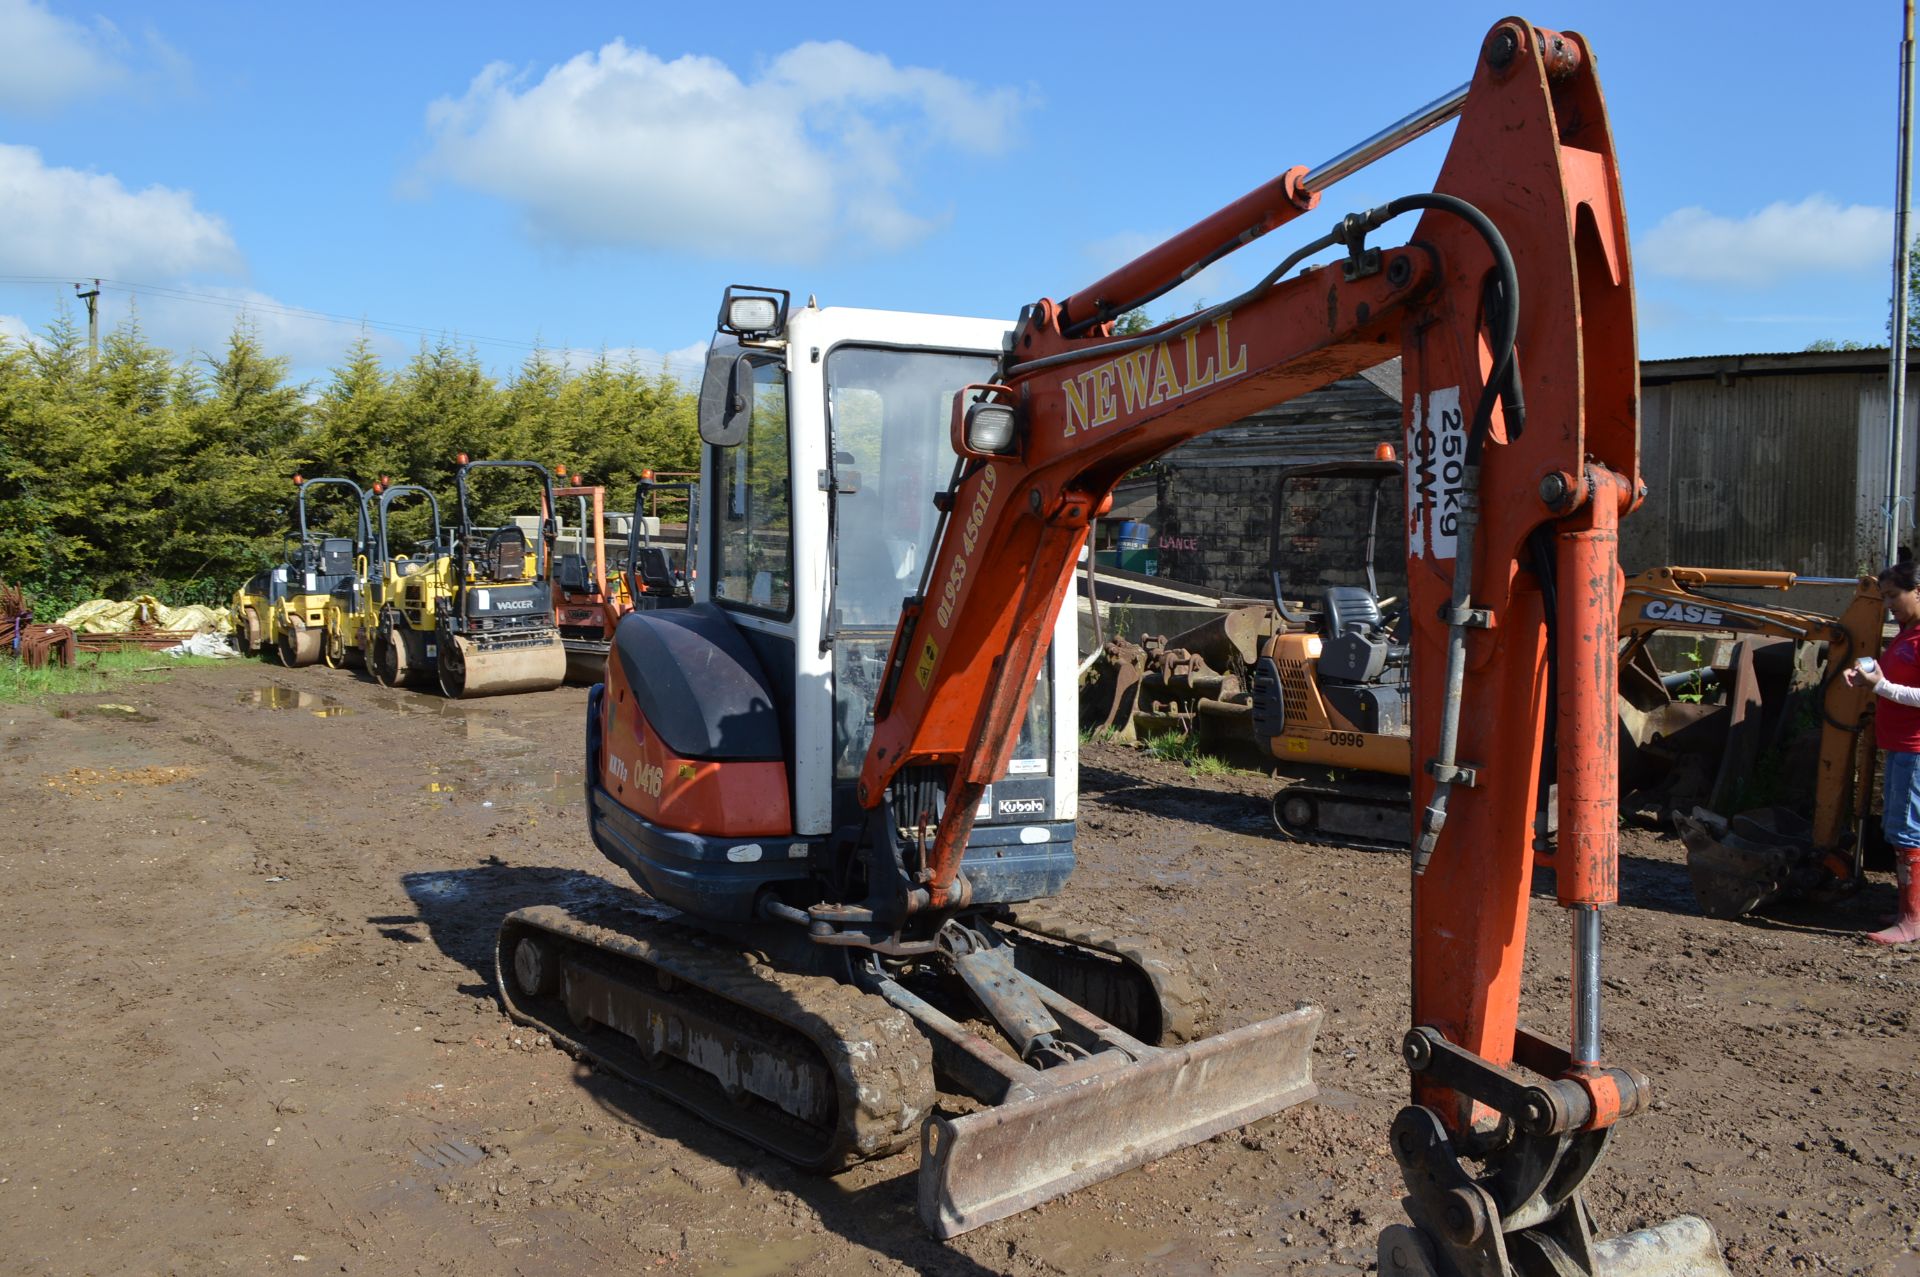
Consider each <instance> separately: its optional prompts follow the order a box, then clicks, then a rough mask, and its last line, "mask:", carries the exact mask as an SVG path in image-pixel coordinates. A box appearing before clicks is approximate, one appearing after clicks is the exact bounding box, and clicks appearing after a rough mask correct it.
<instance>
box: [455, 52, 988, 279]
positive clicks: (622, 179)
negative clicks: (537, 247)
mask: <svg viewBox="0 0 1920 1277" xmlns="http://www.w3.org/2000/svg"><path fill="white" fill-rule="evenodd" d="M1024 105H1025V100H1024V97H1023V95H1022V94H1020V93H1019V92H1017V91H1015V90H1012V89H1007V88H997V89H983V88H980V87H978V86H976V85H973V84H970V83H968V82H966V81H964V80H959V79H956V78H954V77H952V76H949V75H947V74H945V73H944V72H940V71H934V70H929V69H926V68H922V67H899V66H895V65H894V64H893V63H892V62H891V61H889V60H888V59H887V58H885V57H883V56H881V55H879V54H874V53H868V52H865V51H864V50H861V49H857V48H855V47H853V46H852V45H849V44H845V43H842V42H838V41H834V42H826V43H820V42H809V43H806V44H802V45H799V46H797V47H795V48H792V49H789V50H787V51H786V52H785V53H782V54H780V55H779V56H778V57H776V58H775V59H774V60H773V61H772V62H771V63H770V64H769V65H768V66H767V67H766V69H765V71H764V72H763V73H762V74H761V75H759V76H758V77H756V78H753V79H750V80H748V79H742V78H741V77H740V76H739V75H737V74H735V72H734V71H733V70H732V69H730V68H729V67H727V66H726V65H725V64H724V63H722V62H720V61H718V60H716V59H714V58H709V57H700V56H696V55H692V54H688V55H686V56H683V57H680V58H676V59H674V60H673V61H671V62H668V61H663V60H662V59H660V58H657V57H655V56H654V55H653V54H651V53H649V52H647V51H646V50H645V49H642V48H629V47H628V46H627V45H626V44H625V43H624V42H623V41H619V40H615V41H614V42H613V43H611V44H608V45H606V46H605V47H603V48H601V49H600V50H598V51H597V52H591V53H581V54H578V55H576V56H575V57H573V58H571V59H569V60H568V61H567V62H565V63H564V64H562V65H560V66H556V67H552V68H550V69H549V70H548V71H547V73H546V74H545V75H544V76H543V77H542V78H541V79H540V80H539V81H538V82H530V81H529V79H528V78H527V77H525V76H515V75H514V74H513V72H512V71H511V69H510V68H508V67H507V66H506V65H505V64H503V63H495V64H493V65H491V66H489V67H487V68H486V69H485V70H483V71H482V72H481V73H480V74H479V75H478V76H476V77H475V78H474V80H473V82H472V84H470V85H469V86H468V88H467V91H466V93H465V95H464V96H462V97H459V98H442V99H440V100H438V101H436V102H434V103H433V104H432V105H431V106H430V107H429V108H428V110H427V127H428V131H429V133H430V135H431V138H432V144H433V146H432V152H431V154H430V156H429V158H428V160H427V161H426V164H425V169H424V171H425V172H426V173H427V174H429V175H439V176H444V177H446V178H448V179H450V180H452V181H454V182H457V183H459V184H461V185H464V186H468V187H471V188H473V189H475V190H479V191H483V192H485V193H487V194H490V195H494V196H497V197H499V198H502V199H505V200H507V201H509V202H511V203H514V204H517V205H519V206H520V207H521V208H522V209H523V210H524V212H525V214H526V216H527V220H528V223H529V225H530V226H531V228H532V229H533V230H534V231H535V232H536V233H538V234H540V235H542V236H545V237H548V238H550V239H553V240H556V241H558V242H561V243H564V244H569V245H637V246H642V247H647V248H662V249H671V250H676V251H686V252H694V253H700V254H705V255H710V256H722V255H732V254H749V255H753V256H759V257H766V258H771V259H779V260H788V261H793V260H806V259H810V258H814V257H818V256H819V255H820V254H822V253H824V252H826V251H827V250H828V248H829V247H830V246H833V245H835V244H836V243H837V242H839V241H842V240H852V241H855V242H864V243H866V244H868V245H870V246H872V247H876V248H879V249H882V250H885V249H891V248H898V247H900V246H902V245H904V244H907V243H910V242H912V241H913V240H915V239H918V238H920V237H921V236H923V235H925V234H926V233H927V232H928V231H929V230H930V229H931V228H932V225H933V223H932V222H931V221H930V220H929V219H927V218H926V217H924V216H922V215H920V214H917V213H914V212H911V211H909V210H908V209H907V208H906V207H905V205H904V203H903V199H904V197H905V195H906V193H907V190H908V188H909V186H910V177H909V174H910V171H911V170H912V168H913V167H914V164H913V161H915V160H916V159H918V158H920V156H921V155H922V154H923V153H924V152H926V151H927V150H929V149H931V148H934V147H938V146H947V147H952V148H955V149H958V150H961V151H968V152H973V153H976V154H991V153H994V152H997V151H999V150H1001V149H1003V148H1005V147H1006V146H1008V145H1009V144H1010V142H1011V140H1012V135H1013V132H1014V127H1015V123H1016V119H1017V117H1018V115H1019V113H1020V111H1021V109H1022V108H1023V107H1024Z"/></svg>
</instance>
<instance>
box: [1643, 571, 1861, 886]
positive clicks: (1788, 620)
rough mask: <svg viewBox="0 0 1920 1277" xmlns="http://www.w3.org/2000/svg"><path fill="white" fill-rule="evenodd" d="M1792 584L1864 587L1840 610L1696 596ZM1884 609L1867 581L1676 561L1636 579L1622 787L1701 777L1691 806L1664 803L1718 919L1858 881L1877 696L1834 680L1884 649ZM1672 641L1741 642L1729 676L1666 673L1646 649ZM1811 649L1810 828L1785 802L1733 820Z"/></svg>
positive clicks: (1790, 727)
mask: <svg viewBox="0 0 1920 1277" xmlns="http://www.w3.org/2000/svg"><path fill="white" fill-rule="evenodd" d="M1795 584H1810V585H1852V586H1854V587H1855V588H1854V595H1853V598H1852V600H1851V601H1850V602H1849V603H1848V605H1847V608H1846V610H1845V611H1844V612H1842V613H1841V614H1840V615H1839V616H1828V615H1825V614H1823V613H1819V612H1807V611H1803V610H1800V609H1796V608H1787V607H1778V606H1774V605H1772V604H1764V603H1751V602H1747V601H1745V600H1733V599H1727V598H1716V597H1713V596H1712V595H1708V594H1704V593H1702V592H1701V591H1703V590H1707V589H1718V590H1721V591H1726V590H1777V591H1786V590H1789V589H1791V588H1792V587H1793V586H1794V585H1795ZM1885 615H1886V608H1885V605H1884V604H1882V603H1881V601H1880V589H1879V586H1878V584H1877V583H1876V582H1875V581H1874V580H1873V579H1872V578H1871V577H1869V578H1866V579H1864V580H1855V579H1854V578H1851V577H1845V578H1830V577H1818V578H1816V577H1800V576H1796V575H1795V574H1794V573H1792V572H1765V571H1743V570H1734V569H1727V568H1682V567H1674V568H1654V569H1651V570H1649V571H1646V572H1641V573H1637V574H1636V575H1635V576H1633V577H1632V578H1631V579H1630V580H1628V582H1627V586H1626V591H1625V594H1624V596H1623V597H1622V600H1621V604H1620V638H1621V649H1620V749H1621V754H1622V758H1623V771H1624V775H1623V777H1622V779H1623V782H1624V783H1625V788H1626V789H1627V790H1629V791H1631V790H1633V789H1635V788H1638V787H1640V786H1641V785H1642V784H1648V785H1658V784H1661V783H1662V782H1665V783H1667V784H1671V782H1672V780H1673V779H1674V775H1675V773H1680V774H1681V775H1682V777H1684V776H1685V775H1687V774H1691V775H1692V776H1694V778H1695V779H1696V780H1697V781H1698V782H1699V783H1698V784H1697V785H1695V786H1694V787H1693V789H1692V790H1691V791H1690V793H1689V794H1688V795H1687V796H1686V797H1685V798H1681V797H1678V796H1676V795H1675V794H1673V793H1671V792H1668V793H1666V794H1664V796H1663V799H1662V804H1663V806H1667V807H1670V808H1671V809H1672V810H1673V816H1674V823H1675V824H1676V825H1678V827H1679V829H1680V834H1681V838H1682V839H1683V840H1684V841H1685V843H1686V846H1687V869H1688V872H1689V874H1690V876H1691V877H1692V879H1693V893H1694V898H1695V899H1696V900H1698V901H1699V902H1700V907H1701V909H1702V910H1704V911H1705V912H1706V913H1708V914H1709V915H1711V916H1713V917H1717V918H1731V917H1738V916H1739V915H1741V914H1744V913H1750V912H1752V911H1753V910H1755V909H1758V908H1761V907H1762V906H1764V905H1766V904H1768V903H1771V902H1772V901H1775V900H1778V899H1781V898H1783V897H1788V896H1797V895H1815V896H1819V895H1827V894H1835V893H1839V892H1844V891H1849V890H1852V889H1853V888H1855V887H1857V886H1858V885H1859V884H1860V882H1861V880H1862V872H1863V870H1864V868H1865V854H1866V835H1868V833H1869V831H1868V830H1866V829H1863V828H1861V827H1860V826H1861V819H1860V818H1861V816H1863V815H1864V814H1865V813H1866V812H1867V810H1868V808H1869V807H1870V805H1871V804H1870V799H1871V790H1872V784H1873V764H1874V758H1875V752H1874V749H1873V747H1872V740H1871V738H1870V736H1868V735H1867V734H1866V730H1865V729H1866V728H1867V727H1868V726H1869V725H1870V724H1871V722H1872V713H1873V692H1872V690H1871V689H1869V688H1866V687H1848V686H1847V684H1846V680H1845V679H1843V678H1841V677H1840V675H1841V673H1842V671H1844V670H1845V669H1846V668H1847V666H1848V665H1850V664H1852V663H1853V662H1854V661H1855V660H1857V659H1859V658H1860V657H1863V656H1873V657H1877V656H1879V655H1880V645H1881V626H1882V623H1883V621H1884V618H1885ZM1676 633H1677V634H1696V635H1729V636H1733V637H1736V638H1737V639H1738V640H1739V642H1738V643H1737V644H1735V646H1734V647H1733V651H1732V655H1731V659H1730V661H1729V662H1728V667H1727V668H1726V669H1725V670H1724V671H1720V670H1709V671H1701V670H1690V671H1674V672H1672V673H1670V674H1664V675H1663V672H1662V671H1661V670H1660V669H1659V668H1658V667H1657V666H1656V665H1655V664H1654V662H1653V659H1652V656H1651V653H1650V652H1649V650H1648V646H1647V643H1648V640H1649V639H1651V638H1652V637H1653V636H1654V635H1656V634H1676ZM1803 646H1804V648H1805V649H1807V650H1808V654H1809V655H1812V654H1814V653H1815V652H1816V651H1817V652H1818V662H1817V664H1816V665H1815V666H1814V667H1813V670H1812V675H1811V679H1810V681H1811V683H1812V686H1810V687H1808V688H1806V692H1805V699H1806V702H1807V703H1808V705H1809V707H1810V708H1811V709H1812V710H1813V711H1814V713H1816V714H1817V716H1818V718H1817V722H1818V733H1817V735H1818V740H1819V752H1818V754H1817V756H1816V758H1815V760H1814V767H1813V786H1812V789H1813V794H1812V799H1813V802H1812V813H1813V818H1812V822H1811V823H1810V824H1806V823H1803V822H1801V821H1800V820H1799V818H1798V817H1797V816H1796V815H1795V814H1794V813H1793V812H1791V811H1788V810H1785V809H1784V808H1776V807H1765V808H1761V809H1759V810H1756V811H1751V812H1744V811H1735V810H1727V809H1728V808H1731V807H1734V806H1736V805H1738V804H1739V802H1740V799H1741V797H1742V794H1743V792H1744V791H1746V790H1747V789H1749V788H1750V785H1749V782H1750V781H1751V780H1752V778H1753V775H1754V771H1755V765H1756V764H1757V763H1758V762H1759V761H1760V759H1761V758H1762V757H1763V756H1764V755H1765V753H1766V752H1767V751H1768V750H1769V748H1773V749H1782V748H1786V747H1788V746H1789V745H1790V740H1789V738H1790V737H1791V736H1793V734H1794V729H1795V724H1794V723H1793V722H1792V721H1790V719H1789V714H1790V712H1791V707H1792V706H1793V704H1794V703H1795V702H1794V696H1793V683H1794V676H1795V671H1796V670H1797V669H1800V668H1801V665H1800V663H1799V662H1798V661H1797V660H1796V659H1795V656H1796V653H1798V652H1800V651H1801V650H1803ZM1690 764H1691V766H1689V765H1690ZM1695 803H1699V804H1701V806H1699V807H1695V806H1694V804H1695Z"/></svg>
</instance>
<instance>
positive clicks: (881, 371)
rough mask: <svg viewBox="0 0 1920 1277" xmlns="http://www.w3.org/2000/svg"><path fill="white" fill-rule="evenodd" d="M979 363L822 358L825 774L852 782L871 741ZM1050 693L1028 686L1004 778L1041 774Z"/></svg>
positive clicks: (846, 349) (957, 358) (928, 357)
mask: <svg viewBox="0 0 1920 1277" xmlns="http://www.w3.org/2000/svg"><path fill="white" fill-rule="evenodd" d="M994 365H995V360H994V358H993V357H992V356H990V355H980V354H943V353H936V352H931V351H904V350H883V349H877V348H874V347H869V346H842V347H839V348H837V349H836V350H834V352H833V353H832V354H830V355H829V356H828V357H827V409H828V414H829V416H828V420H829V422H830V423H831V429H832V436H831V438H832V445H833V449H834V454H835V455H834V475H835V478H836V479H837V480H838V485H837V486H838V489H839V491H838V492H837V493H836V494H835V497H834V501H835V507H834V528H835V535H834V550H835V554H836V556H837V557H836V559H835V563H834V568H835V580H834V627H835V631H836V636H835V639H834V680H835V687H836V689H837V690H836V700H837V702H838V703H837V705H836V707H835V711H836V712H835V724H834V748H835V755H834V772H835V774H836V775H837V776H839V777H841V778H842V779H850V778H852V777H854V776H857V775H858V774H859V771H860V762H861V759H862V758H864V757H865V755H866V751H867V744H868V742H869V741H870V740H871V739H872V737H873V702H874V699H875V697H876V696H877V695H878V693H879V688H880V679H881V677H882V674H883V673H884V670H885V665H886V656H887V649H888V646H889V645H890V644H891V642H892V638H893V627H894V625H895V624H896V623H897V622H898V621H899V619H900V605H901V601H902V600H903V599H905V598H906V597H907V596H908V595H909V594H912V593H913V592H914V590H915V589H917V588H918V587H919V582H920V573H921V569H922V568H923V567H925V564H926V558H927V556H928V555H929V554H931V553H932V552H933V534H934V531H935V529H936V528H937V527H938V526H939V512H938V511H937V510H936V509H935V508H934V505H933V497H934V494H935V493H936V492H944V491H945V490H946V488H947V484H948V482H949V481H950V480H951V479H952V477H953V463H954V454H953V440H952V435H951V433H950V431H951V424H950V423H951V422H952V419H953V418H952V412H953V400H954V396H955V395H957V394H959V393H960V390H961V388H962V387H963V386H967V385H971V384H976V383H979V382H987V381H992V380H993V374H994ZM1051 706H1052V696H1051V695H1050V694H1049V685H1048V680H1047V677H1046V675H1045V674H1044V673H1042V675H1041V676H1040V680H1039V683H1038V685H1037V686H1036V687H1035V688H1034V694H1033V699H1032V701H1031V702H1030V703H1029V705H1028V709H1027V716H1026V720H1025V721H1024V723H1023V724H1022V726H1021V731H1020V739H1019V743H1018V744H1017V745H1016V747H1015V749H1014V755H1013V765H1012V767H1011V768H1010V769H1009V770H1010V771H1011V772H1012V774H1014V775H1023V774H1024V775H1034V774H1040V773H1044V772H1046V771H1047V770H1048V762H1047V759H1048V756H1049V753H1050V748H1051V746H1050V741H1051V734H1050V733H1049V731H1048V723H1049V718H1050V713H1051Z"/></svg>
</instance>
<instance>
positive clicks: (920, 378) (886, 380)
mask: <svg viewBox="0 0 1920 1277" xmlns="http://www.w3.org/2000/svg"><path fill="white" fill-rule="evenodd" d="M994 362H995V361H994V359H993V357H992V356H990V355H979V354H973V355H967V354H943V353H936V352H931V351H902V350H880V349H875V348H873V347H865V346H842V347H839V348H837V349H836V350H834V352H833V353H832V354H831V355H829V356H828V357H827V410H828V414H829V416H828V420H829V421H830V422H831V423H832V431H833V433H832V442H833V449H834V453H835V455H834V473H835V477H836V478H837V479H838V480H839V489H840V490H839V493H838V495H837V497H836V507H835V511H834V514H835V533H836V535H835V546H836V551H837V553H838V556H839V557H838V561H837V562H836V564H835V569H836V571H835V581H834V602H835V605H836V611H837V615H836V617H835V628H836V629H886V630H891V629H892V628H893V625H894V622H895V621H897V620H898V619H899V618H900V601H901V600H902V599H904V598H905V597H906V596H907V595H909V594H911V593H913V591H914V589H915V587H916V585H917V584H918V582H919V580H920V570H921V568H922V567H923V566H924V563H925V559H926V556H927V555H928V554H929V553H930V552H931V551H932V549H933V533H934V528H935V526H936V525H937V523H938V520H939V513H938V512H937V511H936V510H935V509H934V507H933V496H934V493H936V492H941V491H944V490H945V489H946V486H947V482H948V480H949V479H950V478H951V477H952V475H953V462H954V455H953V443H952V440H951V438H950V436H949V433H948V432H949V422H950V421H951V419H952V418H951V413H952V409H953V399H954V396H955V395H957V394H958V393H959V392H960V388H961V387H962V386H965V385H968V384H970V383H974V382H984V381H991V380H992V379H993V370H994Z"/></svg>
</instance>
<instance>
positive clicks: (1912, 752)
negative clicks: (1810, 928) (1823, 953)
mask: <svg viewBox="0 0 1920 1277" xmlns="http://www.w3.org/2000/svg"><path fill="white" fill-rule="evenodd" d="M1879 579H1880V597H1881V599H1882V600H1883V601H1884V602H1885V603H1886V605H1887V611H1888V612H1889V613H1891V614H1892V616H1893V620H1894V623H1895V624H1896V625H1898V626H1899V627H1900V632H1899V633H1898V634H1896V635H1895V636H1894V638H1893V641H1892V642H1891V643H1888V644H1887V646H1886V650H1885V651H1883V652H1881V653H1880V661H1879V665H1878V668H1875V667H1874V665H1873V664H1872V663H1871V662H1868V663H1866V666H1865V668H1862V667H1860V666H1855V667H1853V668H1850V669H1848V670H1847V672H1846V675H1845V678H1846V680H1847V685H1848V686H1849V687H1858V686H1860V685H1861V684H1862V683H1865V684H1867V685H1868V686H1870V687H1872V688H1873V690H1874V693H1875V694H1876V695H1877V696H1878V697H1879V701H1878V704H1877V705H1876V706H1875V708H1874V714H1873V725H1874V726H1873V730H1874V736H1875V737H1876V739H1877V740H1878V743H1879V745H1880V748H1881V749H1883V750H1885V751H1886V752H1887V776H1886V787H1885V789H1884V790H1883V791H1882V793H1883V797H1882V806H1883V807H1884V809H1885V811H1884V815H1883V816H1882V819H1881V826H1882V828H1884V829H1885V830H1886V834H1887V841H1888V842H1890V843H1892V844H1893V855H1894V869H1895V871H1896V872H1897V874H1898V876H1899V881H1900V894H1899V902H1900V909H1899V912H1898V913H1897V914H1895V916H1894V919H1893V922H1892V923H1891V924H1890V925H1889V926H1887V927H1886V928H1885V929H1884V930H1881V931H1876V932H1874V933H1872V934H1871V935H1869V936H1868V937H1867V939H1869V940H1872V941H1875V942H1876V943H1879V944H1910V943H1912V942H1913V941H1915V940H1920V573H1916V572H1915V570H1914V565H1913V563H1912V562H1911V561H1910V560H1903V561H1901V562H1899V563H1896V564H1894V565H1893V566H1892V567H1890V568H1888V569H1887V570H1886V571H1884V572H1882V573H1881V574H1880V578H1879Z"/></svg>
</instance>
